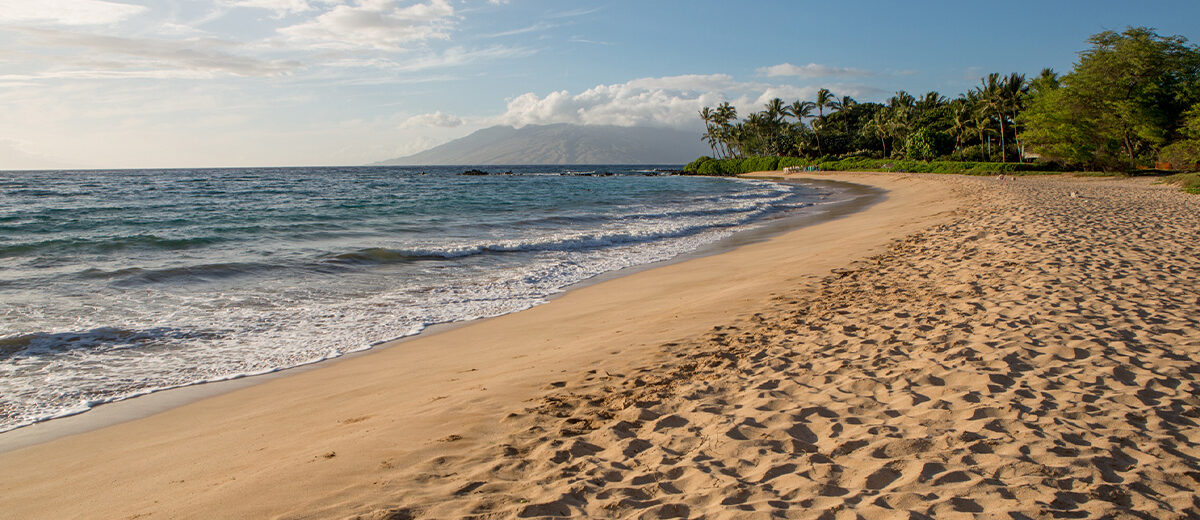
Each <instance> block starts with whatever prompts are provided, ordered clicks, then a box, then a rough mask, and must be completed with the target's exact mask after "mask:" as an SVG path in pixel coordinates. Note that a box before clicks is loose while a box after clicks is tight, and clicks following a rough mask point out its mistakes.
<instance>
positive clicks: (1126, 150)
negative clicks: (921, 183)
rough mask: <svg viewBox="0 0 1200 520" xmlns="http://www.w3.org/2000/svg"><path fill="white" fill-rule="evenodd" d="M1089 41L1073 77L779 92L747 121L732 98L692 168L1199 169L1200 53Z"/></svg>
mask: <svg viewBox="0 0 1200 520" xmlns="http://www.w3.org/2000/svg"><path fill="white" fill-rule="evenodd" d="M1088 43H1089V45H1090V46H1089V48H1088V49H1087V50H1084V51H1083V52H1081V53H1080V54H1079V63H1077V64H1076V65H1075V67H1074V69H1073V70H1072V71H1071V72H1070V73H1068V74H1065V75H1062V76H1060V75H1058V74H1056V73H1055V72H1054V71H1052V70H1050V69H1043V70H1042V71H1041V72H1040V73H1039V74H1038V75H1037V76H1036V77H1033V78H1028V77H1026V76H1025V75H1024V74H1019V73H1012V74H1008V75H1001V74H996V73H993V74H989V75H987V76H986V77H984V78H982V79H981V80H980V84H979V86H978V87H976V88H973V89H971V90H969V91H968V92H966V93H964V94H962V95H959V96H958V97H956V98H954V99H948V98H946V97H944V96H942V95H941V94H939V93H937V92H928V93H926V94H924V95H921V96H919V97H918V96H913V95H912V94H909V93H907V92H904V91H900V92H897V93H896V94H895V95H894V96H892V97H891V98H889V99H888V100H887V101H886V102H885V103H859V102H856V101H855V100H854V99H853V98H850V97H848V96H841V97H838V96H836V95H834V93H832V92H830V91H829V90H828V89H820V90H819V91H818V92H817V94H816V97H815V99H814V100H812V101H805V100H799V101H795V102H792V103H790V104H788V103H786V102H785V101H784V100H782V99H779V98H776V99H773V100H771V101H770V102H768V103H767V104H766V106H765V107H764V109H763V110H762V111H760V112H755V113H752V114H750V115H748V116H747V117H746V118H745V119H743V120H739V119H738V115H737V111H736V109H734V107H733V106H732V105H730V104H729V103H722V104H721V105H719V106H717V107H716V108H709V107H705V108H704V109H703V110H701V111H700V117H701V118H702V119H703V120H704V122H705V126H706V133H705V136H704V139H705V141H706V142H707V143H708V144H709V146H710V147H711V148H712V150H713V155H714V156H715V157H716V159H713V158H709V157H703V158H701V159H698V160H697V161H695V162H693V163H691V164H689V165H688V166H687V167H686V168H685V171H688V172H694V173H700V174H708V175H732V174H737V173H744V172H748V171H756V170H774V169H780V168H783V167H786V166H800V167H817V168H820V169H823V170H830V169H857V170H894V171H912V172H946V173H1022V172H1031V171H1053V170H1061V169H1064V168H1070V169H1088V170H1094V169H1100V170H1105V171H1123V170H1130V169H1134V168H1138V167H1153V166H1155V165H1156V163H1162V162H1169V163H1170V164H1171V166H1172V167H1174V168H1176V169H1190V170H1195V169H1198V168H1200V166H1198V165H1200V48H1197V47H1196V46H1192V45H1189V44H1188V43H1187V40H1186V39H1185V38H1183V37H1181V36H1165V37H1164V36H1160V35H1158V34H1156V33H1154V31H1153V30H1151V29H1147V28H1129V29H1127V30H1126V31H1124V32H1122V33H1116V32H1112V31H1107V32H1103V33H1100V34H1097V35H1095V36H1092V37H1091V38H1089V39H1088ZM1160 166H1161V164H1160Z"/></svg>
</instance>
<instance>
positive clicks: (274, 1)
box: [229, 0, 313, 16]
mask: <svg viewBox="0 0 1200 520" xmlns="http://www.w3.org/2000/svg"><path fill="white" fill-rule="evenodd" d="M229 5H232V6H234V7H256V8H259V9H266V10H268V11H274V12H275V14H277V15H280V16H282V15H285V14H292V13H302V12H305V11H311V10H313V6H312V5H311V4H309V3H308V1H307V0H233V1H231V2H230V3H229Z"/></svg>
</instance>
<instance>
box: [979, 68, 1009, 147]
mask: <svg viewBox="0 0 1200 520" xmlns="http://www.w3.org/2000/svg"><path fill="white" fill-rule="evenodd" d="M979 83H980V93H981V95H980V101H981V102H982V103H983V106H984V109H985V110H987V111H989V112H991V113H992V114H995V115H996V118H997V119H999V120H1000V162H1002V163H1003V162H1008V157H1007V154H1006V153H1005V152H1006V150H1005V146H1006V145H1007V142H1006V141H1005V139H1004V134H1005V132H1004V112H1005V104H1006V103H1005V98H1004V83H1003V81H1002V80H1001V79H1000V74H999V73H996V72H993V73H991V74H988V75H987V77H986V78H983V79H981V80H979Z"/></svg>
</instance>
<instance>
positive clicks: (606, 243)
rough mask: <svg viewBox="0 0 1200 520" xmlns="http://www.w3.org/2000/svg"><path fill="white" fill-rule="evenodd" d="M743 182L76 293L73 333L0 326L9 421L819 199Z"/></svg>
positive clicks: (507, 292) (331, 344)
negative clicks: (305, 265) (210, 281)
mask: <svg viewBox="0 0 1200 520" xmlns="http://www.w3.org/2000/svg"><path fill="white" fill-rule="evenodd" d="M739 182H741V183H742V186H744V189H742V190H740V191H737V192H735V193H728V194H721V195H718V196H714V197H711V198H708V199H703V200H695V201H692V202H691V203H690V204H688V205H686V206H679V207H670V208H665V209H660V208H654V207H649V206H646V205H644V204H630V205H629V206H628V207H621V208H612V209H611V211H609V212H608V213H607V214H606V215H605V216H604V217H605V219H606V222H607V223H606V224H605V225H604V226H602V227H597V226H596V225H595V224H588V223H586V222H585V223H582V224H578V225H574V224H572V225H567V226H566V227H561V228H557V229H550V230H544V231H543V232H539V233H536V234H532V235H529V234H527V235H524V236H519V237H515V238H499V239H489V238H487V237H475V238H464V239H461V240H457V241H455V240H444V239H443V240H441V241H438V242H429V243H421V242H420V241H419V240H418V241H413V240H405V241H399V242H396V243H388V242H387V241H383V242H381V247H380V248H379V249H381V250H383V251H384V252H386V253H387V254H395V255H399V256H403V257H413V258H417V259H420V258H441V259H449V260H445V261H435V262H433V263H431V264H429V265H424V264H417V265H402V266H398V267H391V266H389V265H388V264H387V262H386V261H381V262H380V265H379V266H377V267H374V268H371V270H368V271H362V272H359V271H351V272H349V273H343V274H338V275H336V276H334V277H333V278H330V276H333V275H329V274H327V273H323V272H321V271H319V270H318V271H312V272H311V273H307V274H301V275H289V276H285V277H275V278H264V279H261V280H256V282H255V283H246V284H240V285H238V284H233V285H221V286H214V287H215V288H212V289H208V290H201V289H197V288H195V287H191V286H180V287H175V288H173V289H170V290H163V289H159V288H155V289H150V288H147V289H137V288H133V289H130V288H121V289H120V290H116V289H114V290H112V291H111V292H110V293H107V294H104V295H102V296H103V297H104V302H103V304H104V305H105V306H106V308H105V309H103V312H101V313H96V312H89V311H90V309H88V308H87V306H88V305H96V303H94V302H91V301H83V303H75V304H74V305H78V306H79V307H78V308H72V307H70V305H73V304H72V303H69V302H64V303H62V305H63V307H62V308H59V309H56V311H58V313H59V314H60V315H66V314H72V313H74V315H76V316H78V318H76V320H75V321H74V322H73V323H69V324H67V325H66V326H62V325H60V326H59V327H58V330H61V331H63V332H34V333H28V334H16V335H8V336H7V337H5V335H4V334H0V338H4V339H2V340H0V354H3V353H4V352H5V351H10V352H9V353H8V355H7V356H5V357H3V358H2V362H0V394H3V397H2V399H3V402H2V403H0V404H3V408H4V410H3V412H2V413H0V431H4V430H8V429H12V428H16V427H19V426H22V425H26V424H31V423H34V422H37V421H42V420H47V419H51V418H56V417H62V416H65V415H72V414H76V413H80V412H82V411H86V410H87V409H89V408H91V407H94V406H96V405H98V404H102V403H106V402H112V401H118V400H123V399H129V398H132V397H137V396H140V395H145V394H147V393H151V392H156V391H159V390H162V389H167V388H176V387H182V386H188V385H195V384H201V383H206V382H214V381H222V380H228V379H235V378H240V377H247V376H253V375H260V374H266V373H270V372H275V371H278V370H283V369H286V368H291V367H296V366H301V365H305V364H311V363H316V362H320V361H324V360H328V359H331V358H335V357H339V356H342V355H345V354H347V353H350V352H356V351H361V350H364V349H368V348H371V347H372V346H375V345H378V344H380V343H382V342H385V341H388V340H392V339H396V338H401V337H405V336H411V335H413V334H417V333H419V332H420V331H421V330H423V329H424V328H425V327H427V326H429V325H432V324H437V323H446V322H454V321H465V320H472V319H478V318H484V317H491V316H498V315H502V314H506V313H510V312H515V311H519V310H523V309H527V308H529V307H532V306H534V305H537V304H540V303H543V302H545V301H546V300H547V298H549V297H550V296H552V295H554V294H556V293H559V292H561V291H563V290H565V288H567V287H568V286H570V285H572V284H575V283H578V282H580V281H583V280H586V279H588V278H591V277H593V276H596V275H598V274H601V273H606V272H611V271H615V270H620V269H624V268H628V267H633V266H637V265H643V264H647V263H653V262H658V261H663V260H668V259H671V258H674V257H676V256H678V255H680V254H684V253H688V252H691V251H695V250H697V249H698V248H700V247H703V246H705V245H708V244H712V243H714V242H716V241H718V240H721V239H722V238H725V237H728V236H730V235H731V234H733V233H735V232H737V231H740V230H743V229H746V228H747V227H748V226H751V227H752V226H753V225H755V224H756V223H758V222H761V219H762V217H763V216H764V215H768V214H777V213H778V212H780V211H783V210H789V209H796V208H798V207H801V206H804V205H805V204H811V203H812V202H813V200H812V199H808V202H803V201H800V200H797V199H796V198H795V197H794V193H793V192H792V189H791V188H787V187H782V186H780V185H777V184H774V183H770V182H765V181H739ZM572 226H575V227H572ZM392 269H395V271H392ZM443 272H444V273H445V274H443ZM392 273H394V274H392ZM431 280H434V281H436V283H433V282H431ZM40 304H41V303H40V302H31V303H28V304H24V305H22V304H19V303H18V304H13V305H10V306H8V307H6V310H5V312H8V313H15V314H19V315H20V316H21V317H22V319H24V320H26V322H28V323H32V324H33V325H28V327H30V328H31V329H32V330H35V331H37V330H55V329H54V328H51V327H41V326H40V325H39V322H38V319H39V314H38V313H39V312H41V311H40V310H39V309H38V308H37V306H38V305H40ZM42 310H45V309H42ZM44 321H45V322H47V323H50V319H49V317H47V318H46V320H44ZM163 324H169V326H168V325H163Z"/></svg>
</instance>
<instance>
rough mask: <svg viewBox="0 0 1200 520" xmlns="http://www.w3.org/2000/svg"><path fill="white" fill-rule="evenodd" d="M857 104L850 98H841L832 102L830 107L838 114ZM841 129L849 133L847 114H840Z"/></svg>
mask: <svg viewBox="0 0 1200 520" xmlns="http://www.w3.org/2000/svg"><path fill="white" fill-rule="evenodd" d="M857 104H858V101H855V100H854V98H852V97H850V96H842V99H841V100H837V101H834V102H833V104H832V105H831V107H832V108H833V109H834V110H837V111H838V112H843V111H846V110H850V109H851V108H852V107H854V105H857ZM842 127H843V129H844V130H845V131H846V133H850V117H849V114H842Z"/></svg>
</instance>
